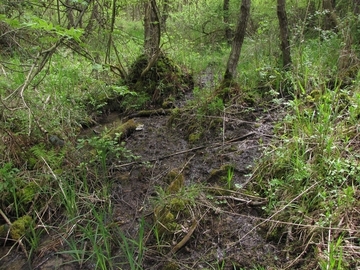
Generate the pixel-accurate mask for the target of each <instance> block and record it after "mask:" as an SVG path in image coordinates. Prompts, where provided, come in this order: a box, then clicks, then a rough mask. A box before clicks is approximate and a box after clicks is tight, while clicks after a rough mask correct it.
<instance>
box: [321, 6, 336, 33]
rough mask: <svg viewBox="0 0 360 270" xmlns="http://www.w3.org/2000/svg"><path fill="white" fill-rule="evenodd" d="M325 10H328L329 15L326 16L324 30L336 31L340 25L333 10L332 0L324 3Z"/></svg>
mask: <svg viewBox="0 0 360 270" xmlns="http://www.w3.org/2000/svg"><path fill="white" fill-rule="evenodd" d="M322 5H323V10H326V11H327V13H326V14H325V20H324V25H323V27H324V29H325V30H333V29H336V27H337V25H338V21H337V17H336V14H335V11H334V9H333V3H332V1H331V0H323V1H322Z"/></svg>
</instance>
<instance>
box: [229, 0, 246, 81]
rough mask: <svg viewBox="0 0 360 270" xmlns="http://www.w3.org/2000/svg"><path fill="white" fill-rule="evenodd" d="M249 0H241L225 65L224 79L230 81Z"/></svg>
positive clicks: (240, 41) (244, 30) (234, 69)
mask: <svg viewBox="0 0 360 270" xmlns="http://www.w3.org/2000/svg"><path fill="white" fill-rule="evenodd" d="M250 4H251V0H242V2H241V7H240V16H239V19H238V23H237V26H236V31H235V35H234V40H233V42H232V45H231V52H230V56H229V60H228V62H227V65H226V71H225V75H224V81H225V82H226V81H227V82H231V81H232V80H233V79H234V78H235V75H236V68H237V65H238V62H239V58H240V53H241V47H242V44H243V42H244V38H245V32H246V25H247V22H248V20H249V17H250V16H249V15H250Z"/></svg>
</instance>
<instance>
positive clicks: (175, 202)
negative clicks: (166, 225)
mask: <svg viewBox="0 0 360 270" xmlns="http://www.w3.org/2000/svg"><path fill="white" fill-rule="evenodd" d="M187 203H188V202H187V201H186V200H184V199H182V198H172V199H171V201H170V210H171V211H172V212H179V211H183V210H185V208H186V204H187Z"/></svg>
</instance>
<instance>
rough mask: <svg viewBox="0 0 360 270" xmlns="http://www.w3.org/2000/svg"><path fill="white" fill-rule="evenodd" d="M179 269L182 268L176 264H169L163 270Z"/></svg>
mask: <svg viewBox="0 0 360 270" xmlns="http://www.w3.org/2000/svg"><path fill="white" fill-rule="evenodd" d="M178 269H180V267H179V265H178V264H177V263H175V262H169V263H167V264H165V265H164V267H163V268H162V270H178Z"/></svg>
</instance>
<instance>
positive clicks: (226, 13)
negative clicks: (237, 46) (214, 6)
mask: <svg viewBox="0 0 360 270" xmlns="http://www.w3.org/2000/svg"><path fill="white" fill-rule="evenodd" d="M229 4H230V0H224V4H223V13H224V15H223V21H224V24H225V38H226V40H227V43H228V44H229V45H231V41H232V31H231V28H230V25H229V15H230V14H229Z"/></svg>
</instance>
